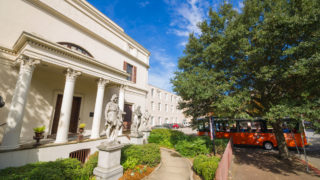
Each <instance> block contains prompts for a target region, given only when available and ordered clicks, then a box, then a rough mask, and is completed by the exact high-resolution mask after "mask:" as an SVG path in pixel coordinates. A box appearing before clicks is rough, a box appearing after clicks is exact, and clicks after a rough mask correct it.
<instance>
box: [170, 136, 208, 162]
mask: <svg viewBox="0 0 320 180" xmlns="http://www.w3.org/2000/svg"><path fill="white" fill-rule="evenodd" d="M211 147H212V146H210V145H209V144H208V142H207V141H206V138H203V137H199V136H198V137H192V138H188V139H187V140H183V141H180V142H178V144H177V145H176V146H175V149H176V150H177V151H178V152H179V153H180V154H181V155H182V156H185V157H195V156H196V155H199V154H208V153H210V152H211V150H212V148H211Z"/></svg>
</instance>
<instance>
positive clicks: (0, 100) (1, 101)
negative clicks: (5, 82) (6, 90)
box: [0, 96, 5, 108]
mask: <svg viewBox="0 0 320 180" xmlns="http://www.w3.org/2000/svg"><path fill="white" fill-rule="evenodd" d="M4 105H5V102H4V100H3V98H2V96H0V108H2V107H3V106H4Z"/></svg>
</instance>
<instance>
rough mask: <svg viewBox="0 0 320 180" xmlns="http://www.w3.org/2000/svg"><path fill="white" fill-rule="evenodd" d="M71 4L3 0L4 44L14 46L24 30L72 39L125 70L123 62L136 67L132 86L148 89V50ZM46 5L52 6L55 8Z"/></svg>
mask: <svg viewBox="0 0 320 180" xmlns="http://www.w3.org/2000/svg"><path fill="white" fill-rule="evenodd" d="M35 2H38V3H35ZM38 4H41V5H38ZM42 4H43V5H42ZM71 4H73V3H72V1H70V0H60V1H51V0H50V1H34V0H26V1H21V0H10V1H0V27H1V30H0V39H1V40H0V46H4V47H6V48H9V49H10V48H12V47H13V45H14V43H15V42H16V41H17V39H18V38H19V36H20V35H21V33H22V32H24V31H25V32H29V33H33V34H36V35H37V36H40V37H43V38H44V39H46V40H49V41H51V42H71V43H74V44H76V45H79V46H81V47H83V48H84V49H86V50H87V51H88V52H90V53H91V54H92V55H93V57H94V59H95V60H97V61H99V62H102V63H104V64H107V65H110V66H112V67H115V68H117V69H119V70H123V61H127V62H128V63H130V64H132V65H134V66H136V67H137V71H138V73H137V83H136V84H133V83H132V84H130V85H132V86H135V87H139V88H144V89H146V88H147V87H146V85H147V79H146V78H145V77H147V76H148V73H147V72H148V71H147V67H146V65H148V64H149V55H148V53H147V52H146V50H144V49H143V48H139V47H138V46H136V45H134V43H132V42H130V41H129V40H130V39H131V38H126V37H125V36H127V35H126V34H125V33H122V34H119V33H115V32H113V31H114V30H113V31H112V29H110V27H108V25H106V24H102V22H99V21H98V22H97V20H96V21H95V20H94V19H92V18H89V17H88V15H86V14H84V13H81V12H80V11H79V9H77V8H76V7H74V6H72V5H71ZM43 6H50V8H49V9H51V10H47V9H45V8H44V7H43ZM78 8H79V7H78ZM52 9H53V10H52ZM80 9H81V8H80ZM54 13H59V15H57V14H54ZM110 22H111V23H113V22H112V21H111V20H110ZM119 28H120V27H119ZM131 41H133V40H131ZM133 42H134V41H133ZM135 43H136V42H135ZM136 44H137V43H136ZM129 46H130V47H131V48H129Z"/></svg>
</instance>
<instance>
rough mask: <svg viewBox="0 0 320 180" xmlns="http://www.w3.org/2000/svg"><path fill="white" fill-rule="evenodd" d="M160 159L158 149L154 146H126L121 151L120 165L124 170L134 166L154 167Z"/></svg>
mask: <svg viewBox="0 0 320 180" xmlns="http://www.w3.org/2000/svg"><path fill="white" fill-rule="evenodd" d="M160 159H161V156H160V148H159V146H158V145H156V144H144V145H128V146H125V147H124V148H122V150H121V165H122V166H123V168H124V169H125V170H126V169H127V168H132V167H134V165H147V166H150V167H154V166H156V165H157V164H159V163H160Z"/></svg>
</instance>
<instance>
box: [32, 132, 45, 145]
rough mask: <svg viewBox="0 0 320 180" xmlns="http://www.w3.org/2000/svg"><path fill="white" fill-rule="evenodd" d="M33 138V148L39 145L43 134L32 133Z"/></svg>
mask: <svg viewBox="0 0 320 180" xmlns="http://www.w3.org/2000/svg"><path fill="white" fill-rule="evenodd" d="M34 134H35V136H33V139H35V140H36V141H37V142H36V144H34V146H39V145H40V140H41V139H43V138H44V136H43V132H34Z"/></svg>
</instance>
